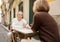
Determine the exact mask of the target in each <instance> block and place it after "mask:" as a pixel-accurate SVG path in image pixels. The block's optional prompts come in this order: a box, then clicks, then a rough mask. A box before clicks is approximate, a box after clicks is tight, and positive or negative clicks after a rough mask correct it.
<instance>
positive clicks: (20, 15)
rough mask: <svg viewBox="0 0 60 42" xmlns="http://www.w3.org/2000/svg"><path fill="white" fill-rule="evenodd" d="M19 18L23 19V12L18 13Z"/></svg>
mask: <svg viewBox="0 0 60 42" xmlns="http://www.w3.org/2000/svg"><path fill="white" fill-rule="evenodd" d="M17 18H18V20H21V19H22V12H19V13H18V14H17Z"/></svg>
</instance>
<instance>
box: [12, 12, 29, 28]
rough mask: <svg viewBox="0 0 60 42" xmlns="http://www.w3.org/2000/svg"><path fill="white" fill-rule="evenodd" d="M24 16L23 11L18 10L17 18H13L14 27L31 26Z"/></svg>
mask: <svg viewBox="0 0 60 42" xmlns="http://www.w3.org/2000/svg"><path fill="white" fill-rule="evenodd" d="M22 17H23V13H22V11H20V12H18V14H17V18H14V19H13V20H12V28H30V26H29V25H28V24H27V22H26V20H25V19H23V18H22Z"/></svg>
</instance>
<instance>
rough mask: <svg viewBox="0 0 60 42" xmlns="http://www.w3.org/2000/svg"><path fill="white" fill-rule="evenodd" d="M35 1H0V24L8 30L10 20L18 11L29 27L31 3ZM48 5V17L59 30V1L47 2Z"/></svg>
mask: <svg viewBox="0 0 60 42" xmlns="http://www.w3.org/2000/svg"><path fill="white" fill-rule="evenodd" d="M34 1H35V0H0V23H2V24H3V25H5V26H6V27H8V28H10V25H11V20H12V19H13V18H15V17H16V14H17V13H18V11H20V10H21V11H23V18H24V19H26V20H27V22H28V24H29V25H31V23H32V19H33V14H34V13H33V11H32V7H33V3H34ZM47 1H48V3H49V5H50V11H49V13H50V15H51V16H53V18H54V19H55V20H56V22H57V23H58V27H59V28H60V0H47Z"/></svg>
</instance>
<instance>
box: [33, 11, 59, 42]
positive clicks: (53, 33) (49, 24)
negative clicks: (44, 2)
mask: <svg viewBox="0 0 60 42" xmlns="http://www.w3.org/2000/svg"><path fill="white" fill-rule="evenodd" d="M32 30H33V31H34V32H37V31H39V33H38V35H39V38H40V40H41V41H42V42H59V32H58V26H57V23H56V21H55V20H54V19H53V18H52V16H50V15H49V14H48V13H47V12H37V13H36V14H34V18H33V25H32Z"/></svg>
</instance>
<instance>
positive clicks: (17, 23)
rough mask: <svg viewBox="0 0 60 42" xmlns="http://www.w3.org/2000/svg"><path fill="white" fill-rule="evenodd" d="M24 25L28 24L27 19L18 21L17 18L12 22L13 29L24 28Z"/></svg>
mask: <svg viewBox="0 0 60 42" xmlns="http://www.w3.org/2000/svg"><path fill="white" fill-rule="evenodd" d="M24 24H27V22H26V20H25V19H21V20H20V21H18V20H17V18H14V19H13V20H12V28H23V27H24Z"/></svg>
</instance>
